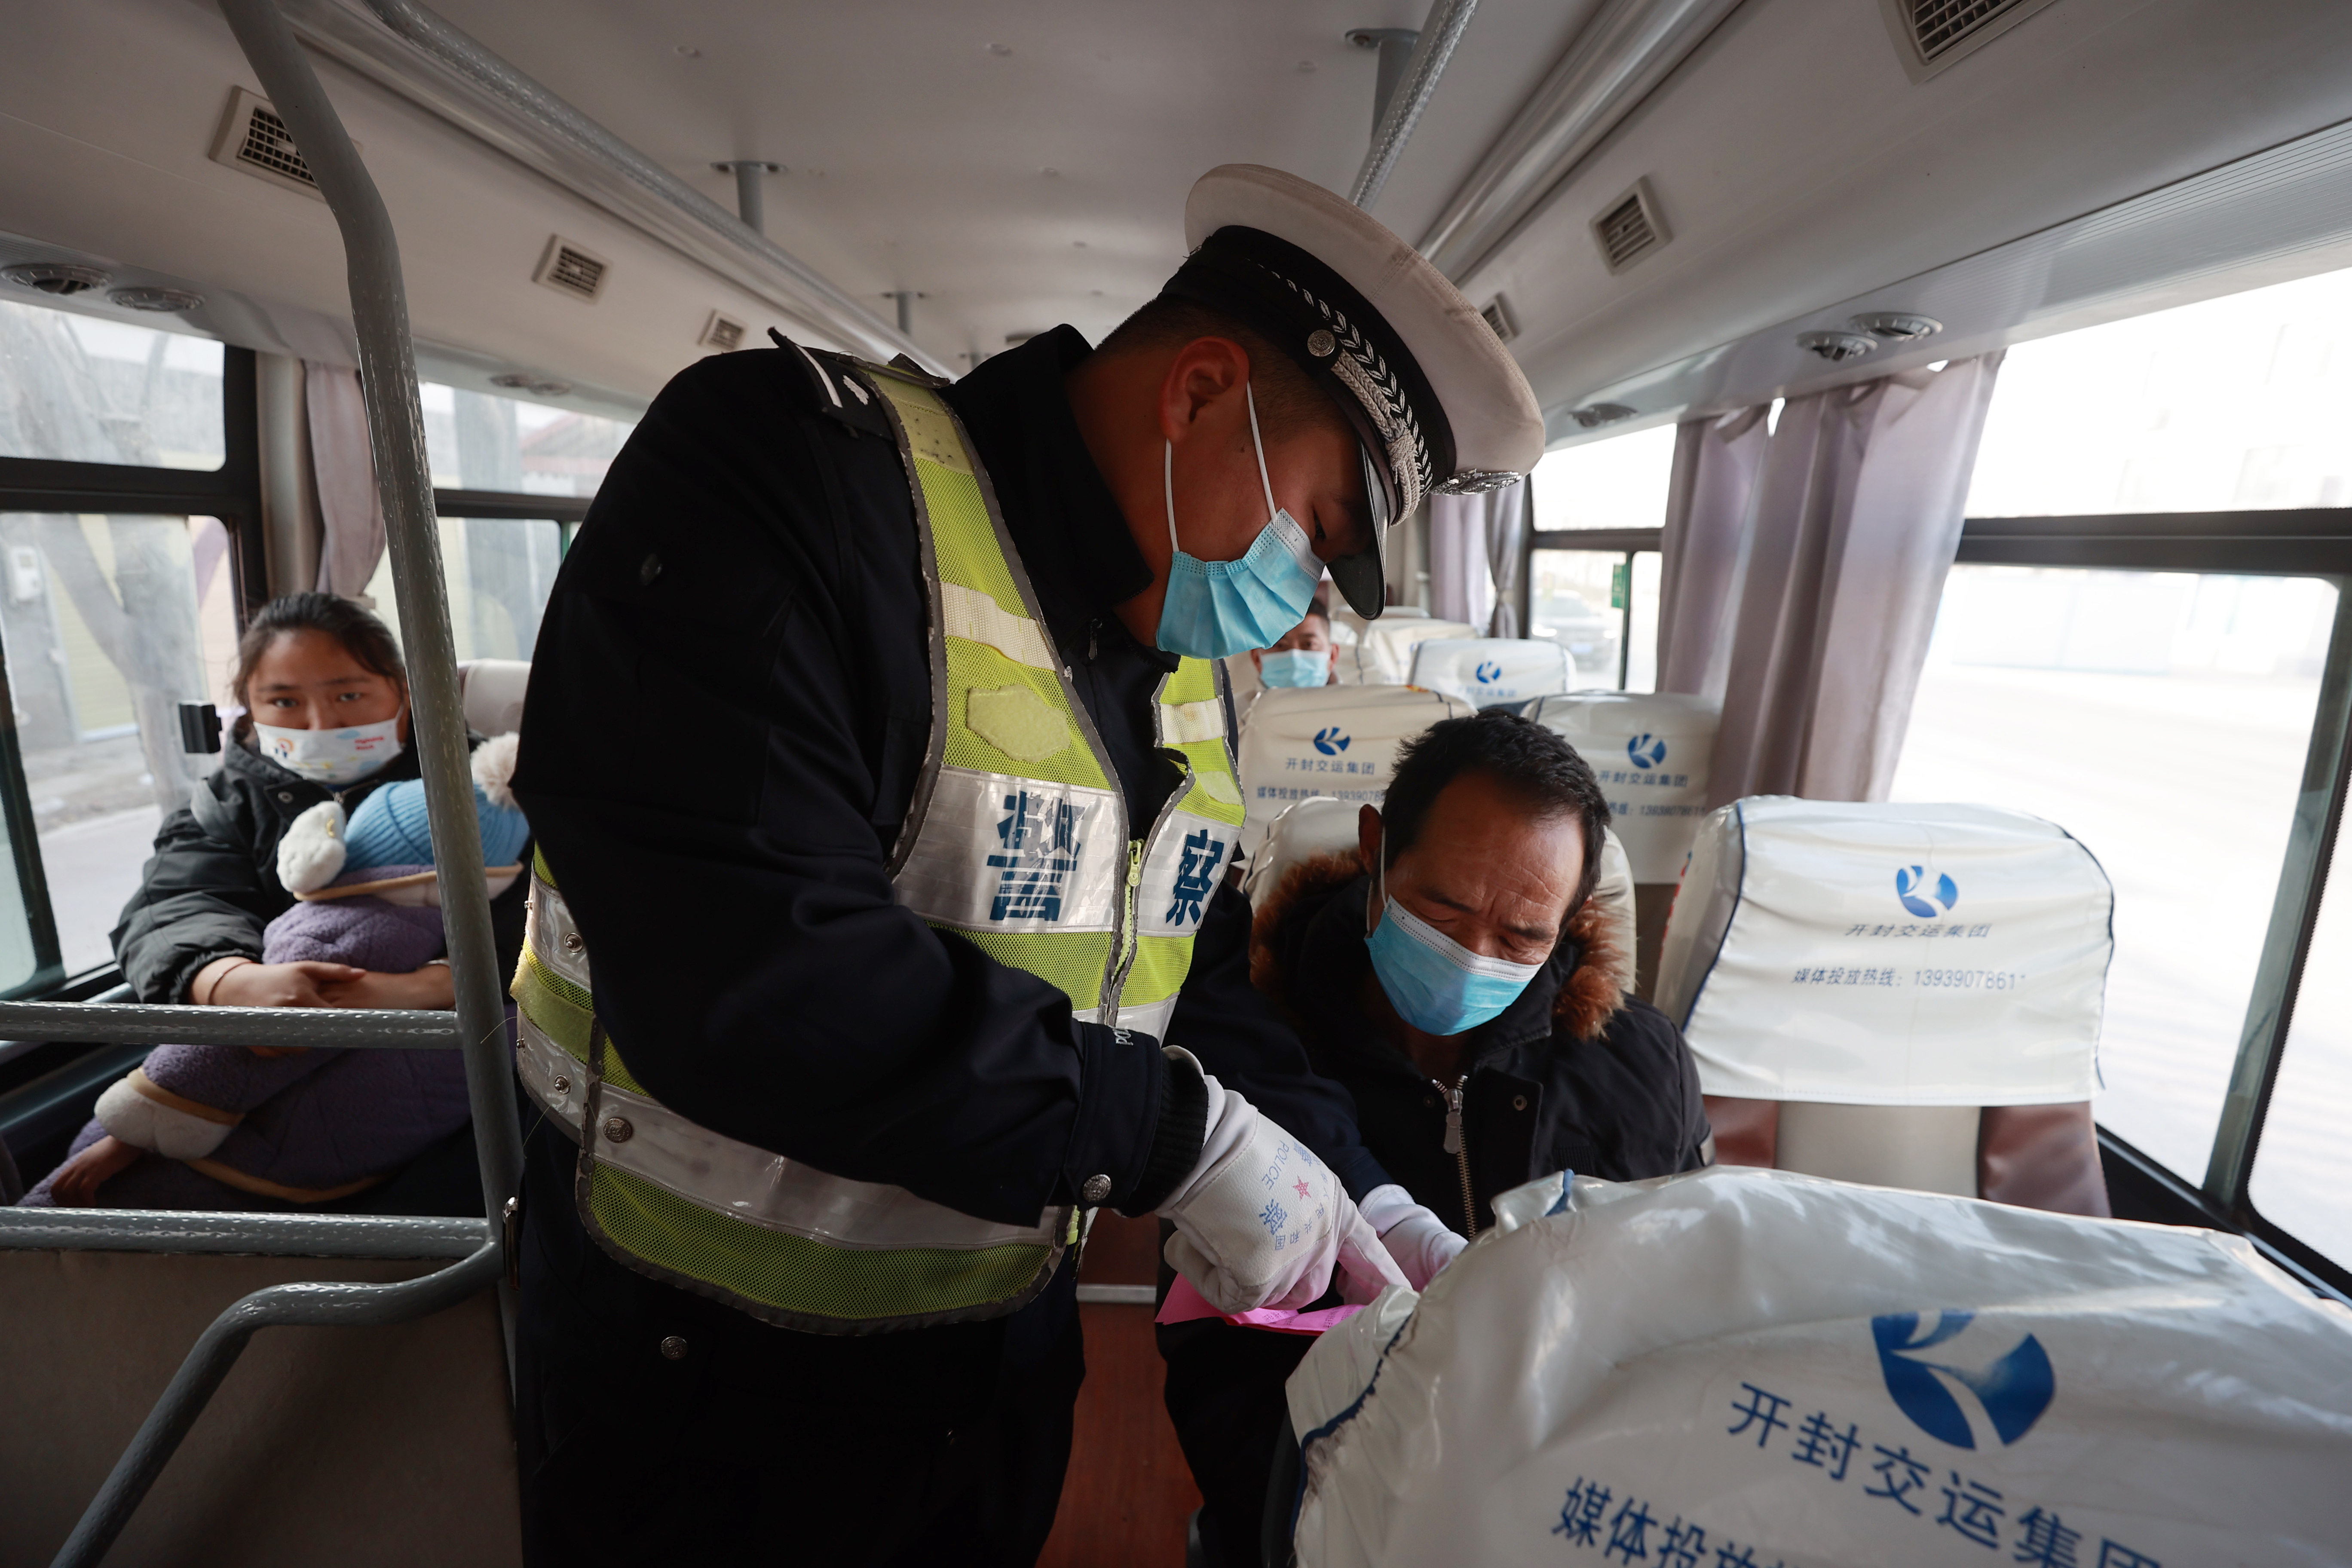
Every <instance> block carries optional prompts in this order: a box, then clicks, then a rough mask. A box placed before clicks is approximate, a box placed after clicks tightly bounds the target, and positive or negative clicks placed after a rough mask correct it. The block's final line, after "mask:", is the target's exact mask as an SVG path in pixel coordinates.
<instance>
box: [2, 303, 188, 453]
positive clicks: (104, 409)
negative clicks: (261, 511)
mask: <svg viewBox="0 0 2352 1568" xmlns="http://www.w3.org/2000/svg"><path fill="white" fill-rule="evenodd" d="M222 354H223V351H222V347H221V345H220V344H219V343H217V342H213V341H212V340H211V339H209V338H194V337H188V336H186V335H184V334H183V333H179V332H159V331H154V330H153V329H152V328H150V327H137V326H131V325H130V324H129V323H127V322H122V321H100V320H97V319H96V318H93V317H89V316H81V315H74V314H71V313H69V312H68V311H64V310H47V309H44V308H43V307H41V306H39V305H28V304H24V303H21V302H19V301H18V300H0V390H5V393H6V395H5V396H0V458H52V459H62V460H64V461H68V462H78V463H123V464H132V465H136V466H138V467H140V468H183V469H197V470H201V471H207V472H208V471H211V470H214V469H216V468H220V467H221V465H222V463H223V461H224V460H225V458H226V452H227V430H226V422H225V420H224V419H223V416H222V402H221V378H222V369H221V367H222Z"/></svg>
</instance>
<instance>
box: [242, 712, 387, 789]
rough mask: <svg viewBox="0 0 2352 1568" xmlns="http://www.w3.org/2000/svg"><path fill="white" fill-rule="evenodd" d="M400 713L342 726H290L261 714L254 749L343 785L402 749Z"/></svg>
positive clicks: (320, 780) (292, 769)
mask: <svg viewBox="0 0 2352 1568" xmlns="http://www.w3.org/2000/svg"><path fill="white" fill-rule="evenodd" d="M400 718H401V716H400V714H398V713H395V714H394V715H393V716H392V717H391V718H389V719H386V720H384V721H383V722H382V723H380V724H352V725H347V726H345V727H344V728H342V729H340V730H286V729H280V728H279V727H278V726H277V725H275V724H264V723H262V722H261V721H258V720H256V721H254V726H253V736H254V740H253V749H254V750H255V751H257V752H260V753H261V754H262V755H263V756H265V757H268V759H269V760H270V761H271V762H273V763H277V764H278V766H279V767H281V768H284V769H285V770H286V771H287V772H289V773H294V774H297V775H299V776H300V777H302V778H306V779H309V780H310V782H311V783H312V784H325V785H328V786H329V787H330V788H340V787H341V786H342V785H344V784H357V783H358V782H359V781H360V780H362V779H363V778H367V777H368V776H370V775H371V774H373V773H376V772H377V771H379V770H380V769H382V768H383V766H384V764H385V763H389V762H391V761H392V760H393V759H394V757H397V756H398V755H400V752H401V744H400Z"/></svg>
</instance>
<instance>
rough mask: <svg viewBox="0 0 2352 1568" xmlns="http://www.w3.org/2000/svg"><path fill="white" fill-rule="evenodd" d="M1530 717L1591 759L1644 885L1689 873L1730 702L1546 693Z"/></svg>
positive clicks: (1603, 693)
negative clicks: (1717, 739)
mask: <svg viewBox="0 0 2352 1568" xmlns="http://www.w3.org/2000/svg"><path fill="white" fill-rule="evenodd" d="M1526 712H1527V715H1528V718H1530V719H1533V720H1535V721H1537V722H1538V723H1540V724H1544V725H1547V726H1549V728H1551V729H1553V730H1555V731H1559V734H1560V735H1561V736H1562V737H1563V738H1564V739H1565V740H1566V741H1567V742H1568V743H1569V744H1570V745H1571V746H1574V747H1575V748H1576V750H1577V752H1578V753H1579V754H1580V755H1581V756H1582V757H1583V758H1584V760H1585V761H1586V762H1587V763H1591V766H1592V771H1593V773H1595V774H1596V775H1597V776H1598V777H1599V778H1600V780H1601V788H1602V789H1603V790H1605V791H1607V792H1608V795H1609V813H1610V816H1612V817H1613V818H1614V819H1615V822H1616V827H1617V831H1618V833H1619V835H1620V836H1621V837H1623V838H1624V840H1625V853H1626V855H1627V857H1628V858H1631V859H1632V861H1633V880H1635V881H1636V882H1672V881H1675V880H1677V879H1680V877H1681V876H1682V874H1683V861H1684V859H1685V858H1686V857H1687V856H1688V855H1689V854H1690V847H1691V839H1692V837H1693V836H1694V835H1696V833H1697V832H1698V825H1699V819H1700V818H1701V817H1703V816H1706V785H1707V770H1708V768H1709V766H1710V765H1711V764H1712V763H1713V762H1714V759H1715V731H1716V726H1717V722H1718V721H1720V720H1721V718H1722V714H1723V705H1722V704H1721V703H1719V702H1717V701H1715V700H1713V699H1711V698H1706V697H1683V696H1676V695H1671V694H1666V693H1660V694H1657V695H1649V694H1645V693H1640V692H1626V691H1572V692H1570V693H1568V694H1566V695H1565V696H1560V697H1545V698H1540V699H1538V700H1537V701H1536V702H1534V703H1532V704H1530V705H1529V706H1528V709H1527V710H1526Z"/></svg>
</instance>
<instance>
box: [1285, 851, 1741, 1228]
mask: <svg viewBox="0 0 2352 1568" xmlns="http://www.w3.org/2000/svg"><path fill="white" fill-rule="evenodd" d="M1370 886H1371V884H1370V879H1368V878H1366V877H1365V876H1364V874H1363V871H1362V869H1361V868H1360V865H1359V864H1358V862H1357V859H1356V857H1355V856H1354V855H1353V854H1352V853H1348V854H1341V855H1334V856H1327V857H1323V858H1318V859H1316V860H1311V861H1308V862H1307V863H1306V864H1304V865H1301V866H1298V867H1297V868H1293V869H1292V871H1291V872H1290V873H1289V875H1288V876H1286V878H1285V879H1283V882H1282V885H1281V887H1280V888H1279V889H1276V892H1275V894H1274V896H1273V897H1272V898H1270V899H1268V900H1266V901H1265V905H1264V907H1263V908H1262V909H1261V910H1259V912H1258V917H1257V930H1256V936H1255V952H1254V957H1255V966H1256V973H1257V980H1258V984H1259V985H1260V987H1261V988H1262V989H1264V990H1265V992H1266V993H1267V994H1269V995H1273V996H1276V997H1278V998H1280V1000H1281V1002H1282V1004H1283V1005H1284V1007H1285V1009H1286V1011H1287V1012H1288V1013H1289V1014H1290V1015H1291V1016H1292V1017H1293V1018H1294V1019H1295V1020H1296V1021H1297V1024H1298V1026H1299V1032H1300V1033H1301V1034H1302V1035H1303V1036H1304V1037H1305V1038H1306V1041H1307V1054H1308V1056H1309V1057H1310V1058H1311V1059H1312V1060H1313V1062H1314V1064H1315V1068H1316V1070H1317V1071H1318V1072H1319V1073H1321V1074H1323V1075H1324V1076H1325V1077H1327V1078H1330V1079H1336V1080H1337V1081H1339V1083H1341V1084H1343V1085H1345V1086H1346V1087H1347V1089H1348V1091H1349V1094H1350V1095H1352V1096H1353V1097H1354V1099H1355V1102H1356V1120H1357V1124H1358V1126H1359V1127H1360V1128H1361V1129H1362V1131H1363V1137H1364V1142H1365V1144H1366V1146H1367V1147H1368V1148H1370V1150H1371V1151H1372V1152H1373V1155H1374V1157H1375V1158H1376V1159H1378V1160H1379V1161H1380V1162H1381V1165H1382V1166H1383V1167H1384V1168H1385V1169H1387V1170H1388V1172H1389V1173H1391V1175H1393V1176H1394V1177H1395V1178H1396V1179H1397V1181H1398V1182H1400V1183H1402V1184H1403V1186H1404V1188H1405V1190H1406V1191H1408V1192H1410V1193H1412V1195H1413V1199H1414V1201H1415V1202H1417V1203H1420V1204H1422V1205H1425V1206H1426V1207H1428V1208H1429V1209H1430V1210H1431V1211H1432V1212H1433V1213H1434V1214H1435V1215H1437V1216H1438V1217H1439V1218H1440V1219H1443V1220H1444V1222H1445V1223H1446V1224H1447V1225H1448V1226H1452V1227H1453V1228H1454V1230H1456V1231H1461V1232H1463V1233H1464V1234H1467V1232H1468V1225H1467V1220H1466V1216H1465V1211H1464V1199H1463V1193H1462V1173H1461V1164H1460V1162H1458V1161H1457V1160H1456V1158H1455V1157H1454V1155H1452V1154H1449V1153H1447V1152H1445V1114H1446V1106H1445V1091H1446V1090H1448V1089H1452V1088H1453V1087H1454V1085H1453V1084H1450V1083H1449V1084H1444V1085H1440V1084H1438V1083H1436V1082H1434V1081H1433V1080H1432V1079H1430V1078H1429V1077H1428V1076H1427V1075H1426V1074H1424V1073H1423V1072H1422V1070H1421V1069H1420V1068H1417V1067H1415V1066H1414V1065H1413V1064H1412V1061H1411V1060H1410V1059H1409V1058H1407V1057H1406V1056H1405V1055H1404V1054H1403V1053H1402V1051H1399V1050H1398V1049H1397V1048H1396V1047H1393V1046H1391V1045H1390V1044H1389V1043H1388V1042H1387V1040H1386V1039H1384V1038H1383V1037H1381V1034H1380V1032H1379V1031H1378V1030H1377V1029H1376V1028H1374V1026H1372V1024H1371V1022H1370V1019H1369V1018H1368V1017H1367V1016H1365V1013H1364V1010H1363V1005H1362V1001H1361V998H1362V996H1363V994H1364V987H1365V985H1366V984H1367V983H1368V982H1369V981H1370V980H1371V960H1370V950H1369V949H1368V948H1367V947H1366V945H1365V942H1364V905H1365V900H1366V898H1367V896H1368V894H1369V892H1370ZM1632 984H1633V955H1632V953H1631V952H1628V951H1626V950H1625V948H1624V946H1623V945H1622V937H1621V935H1620V933H1619V932H1618V931H1616V930H1615V929H1613V927H1612V922H1611V921H1610V918H1609V916H1608V915H1607V914H1606V912H1605V911H1604V910H1602V909H1601V906H1600V904H1599V903H1598V902H1597V901H1596V902H1591V903H1588V904H1587V905H1586V906H1585V908H1584V909H1583V910H1580V911H1579V912H1578V914H1577V916H1576V918H1575V919H1574V920H1573V921H1570V923H1569V930H1568V935H1567V937H1566V939H1565V940H1563V941H1562V942H1560V944H1559V947H1558V948H1557V949H1556V950H1555V951H1554V952H1553V953H1552V956H1551V958H1550V960H1549V962H1547V963H1545V965H1544V967H1543V969H1542V971H1541V972H1540V973H1538V974H1537V976H1536V978H1535V979H1534V980H1533V981H1532V982H1530V983H1529V984H1528V988H1527V989H1526V990H1525V991H1523V992H1521V993H1520V994H1519V997H1518V1000H1517V1001H1516V1002H1514V1003H1512V1004H1511V1005H1510V1006H1508V1007H1507V1008H1506V1009H1504V1011H1503V1012H1502V1014H1501V1015H1500V1016H1497V1017H1496V1018H1494V1019H1492V1020H1490V1021H1489V1022H1487V1023H1485V1024H1482V1025H1480V1026H1478V1027H1477V1028H1475V1029H1473V1030H1471V1031H1470V1033H1469V1035H1468V1036H1467V1037H1466V1039H1465V1045H1464V1050H1463V1056H1462V1071H1463V1072H1464V1073H1465V1074H1467V1075H1468V1082H1467V1084H1466V1085H1465V1089H1464V1095H1463V1107H1462V1113H1463V1114H1462V1121H1463V1142H1464V1145H1465V1149H1466V1151H1467V1152H1468V1155H1469V1172H1470V1184H1471V1190H1472V1194H1473V1201H1474V1202H1475V1212H1476V1216H1477V1223H1478V1227H1479V1228H1480V1229H1482V1230H1483V1229H1485V1228H1486V1227H1487V1226H1490V1225H1492V1224H1493V1223H1494V1211H1493V1208H1492V1206H1491V1205H1493V1202H1494V1199H1495V1196H1496V1194H1498V1193H1507V1192H1508V1191H1510V1190H1511V1189H1512V1188H1513V1187H1516V1186H1518V1185H1519V1184H1522V1183H1525V1182H1529V1181H1533V1180H1534V1179H1535V1178H1536V1177H1538V1176H1542V1175H1548V1174H1549V1173H1552V1172H1554V1171H1561V1170H1569V1171H1575V1172H1577V1173H1580V1174H1583V1175H1588V1176H1601V1177H1604V1178H1606V1179H1608V1180H1610V1181H1619V1182H1627V1181H1636V1180H1639V1179H1641V1178H1643V1177H1645V1176H1664V1175H1671V1174H1673V1173H1675V1172H1677V1171H1688V1170H1694V1169H1696V1168H1697V1167H1698V1166H1700V1165H1703V1164H1705V1163H1707V1161H1708V1159H1709V1158H1710V1157H1711V1155H1710V1151H1709V1150H1708V1147H1707V1145H1708V1130H1707V1121H1706V1104H1705V1102H1704V1100H1702V1099H1701V1097H1700V1094H1699V1084H1698V1069H1697V1068H1696V1066H1695V1065H1694V1064H1693V1062H1692V1060H1691V1055H1690V1048H1689V1047H1687V1046H1686V1045H1685V1044H1684V1043H1683V1037H1682V1032H1681V1031H1680V1030H1678V1029H1676V1028H1675V1026H1674V1025H1673V1024H1672V1023H1671V1022H1669V1021H1668V1020H1667V1018H1666V1016H1665V1015H1664V1014H1663V1013H1661V1012H1659V1011H1658V1010H1657V1009H1656V1008H1655V1007H1653V1006H1651V1005H1649V1004H1648V1003H1647V1002H1644V1001H1642V1000H1641V999H1639V998H1638V997H1635V996H1633V995H1631V994H1628V993H1629V991H1630V989H1631V986H1632Z"/></svg>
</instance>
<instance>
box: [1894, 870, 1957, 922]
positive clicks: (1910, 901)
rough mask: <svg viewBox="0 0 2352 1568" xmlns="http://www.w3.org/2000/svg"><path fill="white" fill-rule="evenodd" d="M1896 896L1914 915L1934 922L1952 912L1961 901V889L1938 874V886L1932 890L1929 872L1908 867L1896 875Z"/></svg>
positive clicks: (1955, 883)
mask: <svg viewBox="0 0 2352 1568" xmlns="http://www.w3.org/2000/svg"><path fill="white" fill-rule="evenodd" d="M1895 897H1896V898H1898V899H1901V900H1903V907H1904V908H1905V909H1906V910H1910V911H1911V912H1912V913H1913V914H1915V915H1919V916H1922V917H1924V918H1925V919H1927V920H1934V919H1935V918H1936V917H1937V915H1945V914H1949V913H1951V912H1952V906H1953V905H1954V904H1957V903H1958V902H1959V901H1960V889H1959V884H1958V883H1957V882H1954V881H1953V880H1952V879H1950V878H1949V877H1947V876H1945V875H1943V874H1942V873H1941V872H1938V873H1937V876H1936V886H1935V888H1934V889H1933V890H1930V889H1929V888H1928V886H1927V871H1926V870H1925V869H1924V868H1921V867H1917V866H1906V867H1904V868H1902V869H1901V870H1899V871H1897V872H1895ZM1928 900H1934V902H1932V903H1931V902H1929V901H1928Z"/></svg>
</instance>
